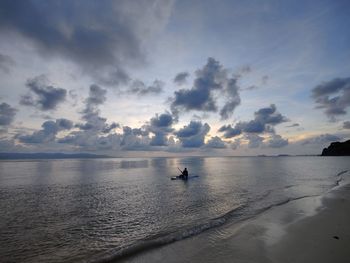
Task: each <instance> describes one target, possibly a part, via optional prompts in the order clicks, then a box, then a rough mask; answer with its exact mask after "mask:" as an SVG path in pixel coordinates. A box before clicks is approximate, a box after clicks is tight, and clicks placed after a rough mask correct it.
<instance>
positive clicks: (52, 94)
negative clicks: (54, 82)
mask: <svg viewBox="0 0 350 263" xmlns="http://www.w3.org/2000/svg"><path fill="white" fill-rule="evenodd" d="M47 83H48V80H47V78H46V77H45V76H44V75H40V76H38V77H35V78H33V79H30V80H28V81H27V83H26V86H27V87H28V88H29V89H30V93H28V94H27V95H24V96H22V97H21V100H20V104H22V105H26V106H33V107H36V108H37V109H40V110H43V111H47V110H54V109H56V108H57V106H58V104H60V103H61V102H63V101H65V99H66V95H67V90H65V89H62V88H55V87H53V86H51V85H48V84H47Z"/></svg>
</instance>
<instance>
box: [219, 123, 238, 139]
mask: <svg viewBox="0 0 350 263" xmlns="http://www.w3.org/2000/svg"><path fill="white" fill-rule="evenodd" d="M218 132H223V133H224V138H226V139H229V138H232V137H235V136H237V135H240V134H241V133H242V129H240V128H238V127H235V128H233V127H232V126H231V124H229V125H224V126H222V127H220V129H219V130H218Z"/></svg>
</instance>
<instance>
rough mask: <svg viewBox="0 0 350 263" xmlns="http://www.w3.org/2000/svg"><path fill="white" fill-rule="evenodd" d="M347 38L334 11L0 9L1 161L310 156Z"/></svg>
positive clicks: (343, 18)
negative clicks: (11, 155)
mask: <svg viewBox="0 0 350 263" xmlns="http://www.w3.org/2000/svg"><path fill="white" fill-rule="evenodd" d="M349 27H350V2H349V1H346V0H345V1H341V0H317V1H316V0H313V1H309V0H303V1H277V0H266V1H258V0H246V1H235V0H227V1H225V0H223V1H214V0H212V1H209V0H208V1H206V0H198V1H197V0H192V1H190V0H186V1H185V0H179V1H175V0H136V1H127V0H125V1H123V0H115V1H111V0H102V1H97V0H86V1H85V0H84V1H83V0H61V1H43V0H27V1H20V0H2V1H0V80H1V81H0V151H1V152H63V153H80V152H89V153H96V154H108V155H111V156H120V157H123V156H127V157H132V156H192V155H200V156H236V155H237V156H247V155H248V156H249V155H276V154H291V155H303V154H320V153H321V151H322V149H323V148H324V147H326V146H328V145H329V144H330V143H331V142H333V141H345V140H347V139H349V138H350V118H349V117H350V113H349V111H350V30H349Z"/></svg>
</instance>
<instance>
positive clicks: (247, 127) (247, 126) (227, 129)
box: [218, 104, 288, 139]
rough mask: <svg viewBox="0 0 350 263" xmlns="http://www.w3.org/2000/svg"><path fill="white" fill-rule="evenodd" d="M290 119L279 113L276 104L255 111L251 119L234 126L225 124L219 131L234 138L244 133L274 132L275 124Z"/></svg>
mask: <svg viewBox="0 0 350 263" xmlns="http://www.w3.org/2000/svg"><path fill="white" fill-rule="evenodd" d="M286 121H288V119H287V118H286V117H284V116H283V115H282V114H281V113H279V112H278V111H277V109H276V106H275V105H274V104H271V105H270V107H266V108H261V109H259V110H258V111H256V112H255V113H254V119H253V120H251V121H247V122H244V121H241V122H238V123H236V125H235V126H234V127H233V126H231V125H224V126H222V127H221V128H220V129H219V130H218V131H219V132H223V133H224V135H223V136H224V137H225V138H227V139H228V138H232V137H235V136H238V135H240V134H242V133H264V132H267V133H274V132H275V131H274V128H273V126H275V125H278V124H280V123H283V122H286Z"/></svg>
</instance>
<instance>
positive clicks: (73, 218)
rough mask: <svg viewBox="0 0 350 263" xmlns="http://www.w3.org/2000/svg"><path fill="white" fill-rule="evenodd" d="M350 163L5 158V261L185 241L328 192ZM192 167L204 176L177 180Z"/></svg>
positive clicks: (0, 229)
mask: <svg viewBox="0 0 350 263" xmlns="http://www.w3.org/2000/svg"><path fill="white" fill-rule="evenodd" d="M349 163H350V162H349V158H346V157H345V158H322V157H302V158H299V157H293V158H292V157H284V158H267V157H265V158H258V157H245V158H242V157H239V158H231V157H230V158H228V157H227V158H197V157H186V158H137V159H130V158H129V159H92V160H91V159H89V160H38V161H16V162H14V161H3V162H0V211H1V212H0V215H1V217H0V218H1V220H0V258H1V259H2V260H4V261H5V262H6V261H16V262H21V261H26V262H38V261H42V262H62V261H66V262H79V261H84V260H87V259H90V258H96V257H99V255H105V254H108V253H115V252H118V251H120V250H121V249H125V247H127V246H129V245H132V244H135V243H137V241H139V240H142V239H147V240H152V238H154V236H156V237H157V238H158V239H157V240H158V241H159V240H163V239H164V240H165V241H166V240H172V239H171V238H169V235H170V236H173V239H174V240H175V239H181V238H183V237H186V236H188V235H190V234H193V233H200V232H201V231H203V230H204V229H208V228H210V227H214V226H217V225H218V224H223V223H225V222H235V220H236V219H238V218H240V219H242V218H245V217H247V216H250V215H254V214H256V213H258V212H259V211H261V210H263V209H266V208H268V207H270V206H273V205H275V204H279V203H283V202H285V201H286V200H292V199H295V198H299V197H301V196H305V195H315V194H322V193H323V192H325V191H327V190H328V189H330V188H331V187H332V186H334V184H335V181H336V180H338V179H339V178H338V177H337V176H336V174H337V173H338V172H340V171H343V170H348V169H349ZM184 167H187V168H188V170H189V174H190V176H191V175H198V177H195V178H192V179H189V180H188V181H182V180H177V181H172V180H170V178H171V177H172V176H175V175H178V174H179V170H178V168H180V169H183V168H184ZM342 176H346V174H344V175H342ZM237 208H239V209H237ZM296 209H298V211H299V212H300V211H302V210H303V209H302V208H296ZM306 210H307V209H305V211H306ZM308 211H310V209H308ZM293 215H295V214H293ZM293 215H291V216H293ZM277 232H278V231H275V232H274V233H277ZM271 233H272V232H271ZM271 235H272V234H271ZM165 241H164V242H165ZM166 242H168V241H166Z"/></svg>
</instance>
